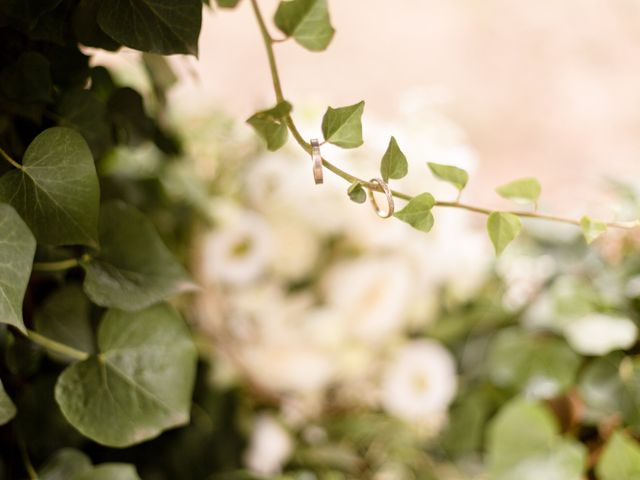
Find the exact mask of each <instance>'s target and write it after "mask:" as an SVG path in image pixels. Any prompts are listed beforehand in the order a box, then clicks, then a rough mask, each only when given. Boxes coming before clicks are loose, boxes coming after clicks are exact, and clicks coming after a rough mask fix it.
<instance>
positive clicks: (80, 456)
mask: <svg viewBox="0 0 640 480" xmlns="http://www.w3.org/2000/svg"><path fill="white" fill-rule="evenodd" d="M92 469H93V466H92V465H91V460H90V459H89V457H87V456H86V455H85V454H84V453H82V452H80V451H79V450H75V449H73V448H63V449H62V450H59V451H58V452H56V453H55V454H54V455H53V456H52V457H51V458H50V459H49V461H48V462H47V463H46V464H45V465H44V466H43V467H42V469H40V471H39V472H38V479H39V480H75V478H76V477H77V476H78V475H81V474H84V473H87V472H90V471H91V470H92Z"/></svg>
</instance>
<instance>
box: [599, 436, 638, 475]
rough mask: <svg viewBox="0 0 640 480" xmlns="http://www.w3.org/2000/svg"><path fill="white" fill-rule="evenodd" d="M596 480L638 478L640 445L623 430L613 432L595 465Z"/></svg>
mask: <svg viewBox="0 0 640 480" xmlns="http://www.w3.org/2000/svg"><path fill="white" fill-rule="evenodd" d="M596 472H597V474H598V480H633V479H635V478H640V445H638V442H636V441H635V440H633V439H632V438H630V437H629V436H627V435H626V434H625V433H623V432H615V433H614V434H613V435H612V436H611V438H610V439H609V441H608V442H607V445H606V446H605V447H604V450H603V451H602V455H601V456H600V459H599V460H598V465H597V466H596Z"/></svg>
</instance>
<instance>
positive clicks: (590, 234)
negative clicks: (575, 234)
mask: <svg viewBox="0 0 640 480" xmlns="http://www.w3.org/2000/svg"><path fill="white" fill-rule="evenodd" d="M580 227H581V228H582V234H583V235H584V239H585V240H586V242H587V243H591V242H593V241H594V240H595V239H596V238H598V237H599V236H600V235H602V234H603V233H604V232H606V231H607V225H606V224H605V223H604V222H598V221H596V220H591V218H589V217H587V216H586V215H585V216H584V217H582V218H581V219H580Z"/></svg>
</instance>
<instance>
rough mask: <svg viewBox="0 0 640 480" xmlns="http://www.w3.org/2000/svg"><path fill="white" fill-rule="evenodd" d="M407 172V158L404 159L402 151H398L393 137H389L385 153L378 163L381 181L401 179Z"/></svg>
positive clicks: (398, 148)
mask: <svg viewBox="0 0 640 480" xmlns="http://www.w3.org/2000/svg"><path fill="white" fill-rule="evenodd" d="M408 170H409V165H408V163H407V157H405V156H404V153H402V150H400V147H399V146H398V142H397V141H396V139H395V137H391V139H390V140H389V146H388V147H387V151H386V152H384V155H383V157H382V161H381V162H380V174H381V175H382V179H383V180H384V181H385V182H388V181H389V179H390V178H394V179H398V178H402V177H404V176H406V175H407V172H408Z"/></svg>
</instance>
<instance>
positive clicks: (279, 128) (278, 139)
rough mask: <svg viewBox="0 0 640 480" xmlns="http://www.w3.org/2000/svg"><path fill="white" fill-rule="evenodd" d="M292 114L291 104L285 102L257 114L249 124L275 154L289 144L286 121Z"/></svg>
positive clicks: (250, 119) (249, 120) (251, 118)
mask: <svg viewBox="0 0 640 480" xmlns="http://www.w3.org/2000/svg"><path fill="white" fill-rule="evenodd" d="M290 113H291V104H290V103H289V102H286V101H285V102H281V103H279V104H278V105H276V106H275V107H273V108H272V109H270V110H263V111H261V112H257V113H255V114H254V115H252V116H251V117H250V118H249V119H248V120H247V123H248V124H249V125H251V126H252V127H253V128H254V129H255V131H256V132H257V133H258V135H260V137H262V139H263V140H264V141H265V142H267V148H268V149H269V150H270V151H272V152H275V151H276V150H278V149H279V148H280V147H282V146H283V145H284V144H285V143H287V137H288V133H289V130H288V128H287V123H286V121H285V119H286V117H287V116H288V115H289V114H290Z"/></svg>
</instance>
